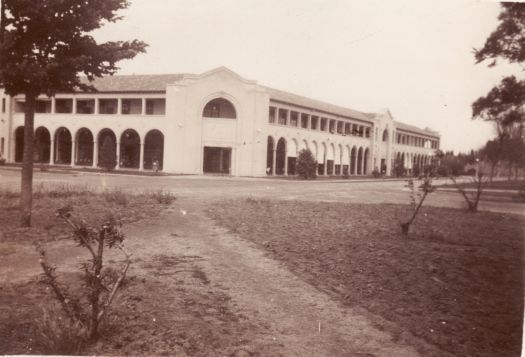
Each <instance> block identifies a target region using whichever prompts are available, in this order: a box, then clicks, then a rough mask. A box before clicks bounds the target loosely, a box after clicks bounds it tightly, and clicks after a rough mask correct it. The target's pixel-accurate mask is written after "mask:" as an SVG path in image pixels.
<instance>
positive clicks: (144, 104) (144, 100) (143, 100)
mask: <svg viewBox="0 0 525 357" xmlns="http://www.w3.org/2000/svg"><path fill="white" fill-rule="evenodd" d="M141 109H142V113H141V114H142V115H146V98H142V108H141Z"/></svg>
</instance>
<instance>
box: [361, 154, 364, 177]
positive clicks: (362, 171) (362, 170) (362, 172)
mask: <svg viewBox="0 0 525 357" xmlns="http://www.w3.org/2000/svg"><path fill="white" fill-rule="evenodd" d="M361 175H362V176H364V175H365V151H364V150H363V156H362V157H361Z"/></svg>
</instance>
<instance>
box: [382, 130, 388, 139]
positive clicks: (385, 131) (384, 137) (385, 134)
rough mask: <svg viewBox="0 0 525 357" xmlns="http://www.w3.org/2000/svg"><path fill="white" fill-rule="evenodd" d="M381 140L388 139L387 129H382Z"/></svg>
mask: <svg viewBox="0 0 525 357" xmlns="http://www.w3.org/2000/svg"><path fill="white" fill-rule="evenodd" d="M383 141H388V131H387V130H386V129H385V130H384V131H383Z"/></svg>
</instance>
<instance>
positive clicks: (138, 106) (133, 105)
mask: <svg viewBox="0 0 525 357" xmlns="http://www.w3.org/2000/svg"><path fill="white" fill-rule="evenodd" d="M122 114H142V99H140V98H133V99H122Z"/></svg>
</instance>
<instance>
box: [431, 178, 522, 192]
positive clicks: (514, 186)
mask: <svg viewBox="0 0 525 357" xmlns="http://www.w3.org/2000/svg"><path fill="white" fill-rule="evenodd" d="M461 186H462V187H464V188H477V185H476V183H474V182H467V183H465V184H462V185H461ZM440 187H447V188H455V187H456V186H455V185H453V184H446V185H442V186H440ZM483 188H487V189H494V190H513V191H517V190H523V189H525V180H505V181H492V182H485V183H483Z"/></svg>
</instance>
